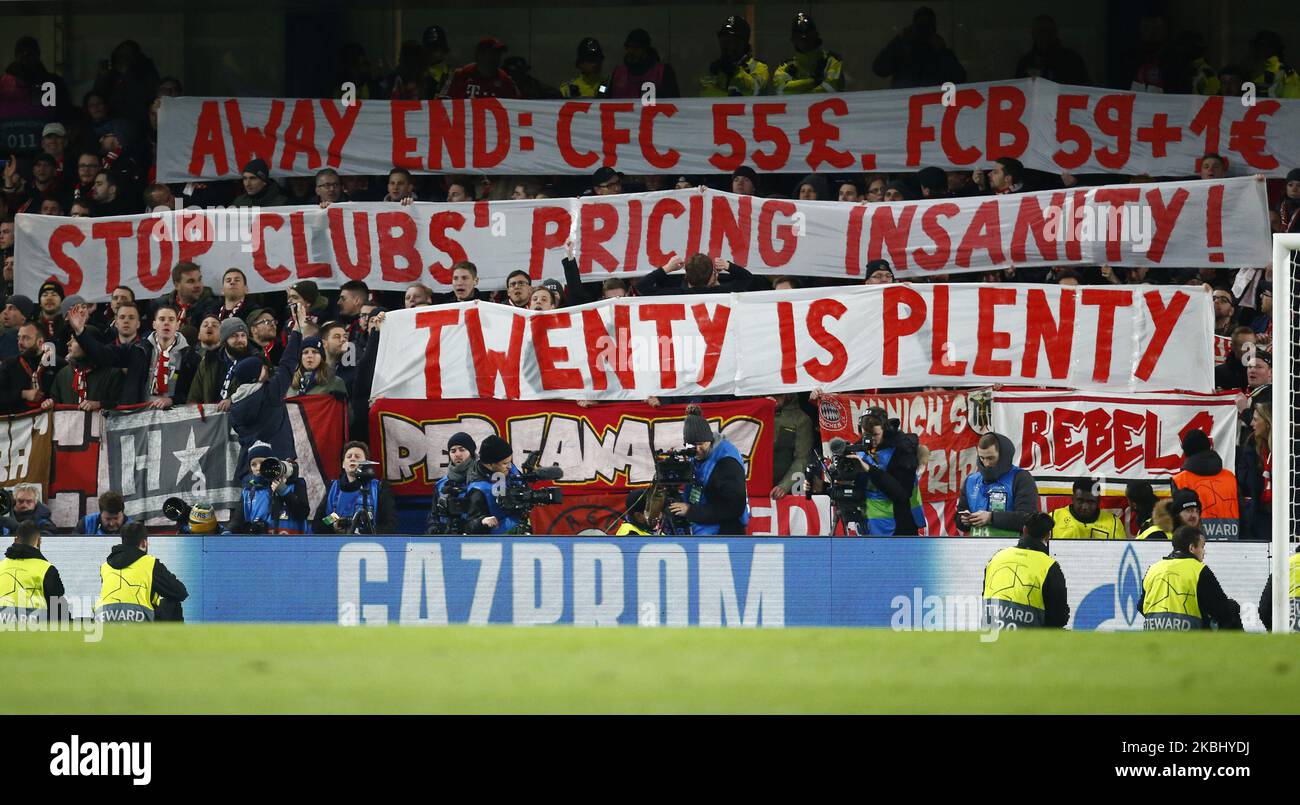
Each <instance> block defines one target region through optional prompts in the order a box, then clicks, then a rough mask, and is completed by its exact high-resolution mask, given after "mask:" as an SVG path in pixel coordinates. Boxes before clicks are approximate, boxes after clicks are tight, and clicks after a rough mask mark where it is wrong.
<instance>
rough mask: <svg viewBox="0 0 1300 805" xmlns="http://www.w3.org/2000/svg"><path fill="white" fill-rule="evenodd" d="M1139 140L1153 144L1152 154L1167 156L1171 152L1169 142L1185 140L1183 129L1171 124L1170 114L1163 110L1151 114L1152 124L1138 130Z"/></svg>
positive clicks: (1154, 155)
mask: <svg viewBox="0 0 1300 805" xmlns="http://www.w3.org/2000/svg"><path fill="white" fill-rule="evenodd" d="M1137 141H1138V142H1140V143H1149V144H1150V145H1151V156H1153V157H1165V156H1167V155H1168V153H1169V149H1168V147H1167V146H1168V145H1169V143H1180V142H1182V141H1183V130H1182V129H1180V128H1178V127H1177V126H1170V125H1169V115H1168V114H1166V113H1164V112H1161V113H1159V114H1156V115H1152V116H1151V125H1150V126H1141V127H1139V128H1138V130H1137Z"/></svg>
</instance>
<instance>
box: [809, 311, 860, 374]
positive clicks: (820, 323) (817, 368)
mask: <svg viewBox="0 0 1300 805" xmlns="http://www.w3.org/2000/svg"><path fill="white" fill-rule="evenodd" d="M847 312H848V308H847V307H845V305H844V303H843V302H841V301H839V300H838V299H815V300H813V303H812V304H811V305H809V306H808V315H807V317H806V318H805V320H804V321H805V323H806V325H807V327H808V334H809V335H810V336H812V339H813V340H814V341H816V342H817V344H818V346H820V347H821V348H822V349H824V350H826V351H827V352H829V353H830V355H831V358H830V360H829V361H826V362H825V363H822V362H821V361H815V360H812V359H809V360H806V361H804V363H803V369H804V371H805V372H807V373H808V376H809V377H811V378H812V379H813V380H816V381H818V382H820V383H830V382H832V381H834V380H838V379H839V378H840V376H841V375H843V374H844V370H845V368H847V367H848V365H849V352H848V350H847V349H845V348H844V344H843V342H841V341H840V340H839V339H838V338H836V337H835V336H834V335H832V334H831V333H830V332H828V331H827V330H826V326H825V323H824V322H825V319H827V318H832V319H836V320H839V318H840V317H841V316H843V315H844V314H845V313H847Z"/></svg>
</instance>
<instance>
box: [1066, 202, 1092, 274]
mask: <svg viewBox="0 0 1300 805" xmlns="http://www.w3.org/2000/svg"><path fill="white" fill-rule="evenodd" d="M1087 206H1088V191H1086V190H1076V191H1075V192H1074V200H1073V202H1072V203H1071V204H1070V213H1071V214H1070V220H1069V221H1068V222H1066V225H1067V226H1069V232H1070V236H1069V238H1068V239H1067V240H1066V241H1065V258H1066V259H1067V260H1071V261H1074V262H1078V261H1079V260H1082V259H1083V241H1082V239H1080V238H1079V237H1078V232H1079V218H1080V217H1082V216H1083V211H1084V210H1085V209H1087Z"/></svg>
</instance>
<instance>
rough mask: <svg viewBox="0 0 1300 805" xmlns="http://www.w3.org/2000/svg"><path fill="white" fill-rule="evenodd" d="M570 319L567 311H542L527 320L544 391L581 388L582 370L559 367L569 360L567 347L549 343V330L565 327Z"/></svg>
mask: <svg viewBox="0 0 1300 805" xmlns="http://www.w3.org/2000/svg"><path fill="white" fill-rule="evenodd" d="M572 321H573V320H572V317H571V316H570V315H569V314H568V313H542V314H538V315H534V316H533V317H532V318H530V319H529V320H528V322H529V325H530V326H531V328H532V336H533V354H534V355H535V356H536V357H537V371H538V373H539V374H540V375H541V377H542V389H543V390H545V391H559V390H563V389H580V388H582V372H580V371H578V370H577V369H561V368H560V367H559V364H561V363H565V362H567V361H568V360H569V349H568V347H557V346H553V345H552V344H551V330H563V329H567V328H568V327H569V326H571V324H572Z"/></svg>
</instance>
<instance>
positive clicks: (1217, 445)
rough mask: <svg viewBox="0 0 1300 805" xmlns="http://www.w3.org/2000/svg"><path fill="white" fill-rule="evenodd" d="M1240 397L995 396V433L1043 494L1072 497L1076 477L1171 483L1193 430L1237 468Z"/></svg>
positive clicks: (1005, 393)
mask: <svg viewBox="0 0 1300 805" xmlns="http://www.w3.org/2000/svg"><path fill="white" fill-rule="evenodd" d="M1187 348H1188V349H1191V347H1190V346H1188V347H1187ZM1235 396H1236V395H1235V394H1233V393H1227V394H1177V393H1163V394H1127V395H1125V396H1123V397H1115V396H1113V395H1107V396H1096V395H1089V394H1084V393H1078V392H1060V391H998V392H995V393H994V395H993V430H994V431H996V432H997V433H1001V434H1003V435H1005V436H1006V437H1007V438H1008V439H1010V440H1011V443H1012V444H1014V445H1015V446H1016V465H1017V466H1019V467H1023V468H1024V469H1026V470H1029V471H1031V472H1032V473H1033V474H1034V478H1035V479H1036V480H1037V481H1038V482H1039V486H1040V489H1041V488H1042V487H1043V486H1044V485H1047V486H1052V487H1060V488H1062V489H1066V490H1068V488H1069V486H1070V484H1071V483H1072V482H1073V481H1074V479H1076V478H1104V479H1106V480H1107V481H1112V482H1114V481H1120V482H1124V481H1133V480H1168V479H1169V478H1170V477H1172V476H1173V475H1175V474H1176V473H1178V472H1179V471H1180V470H1182V464H1183V450H1182V445H1181V442H1182V438H1183V436H1184V435H1186V433H1187V432H1188V431H1190V430H1192V429H1199V430H1202V431H1204V432H1205V434H1206V435H1207V436H1209V437H1210V441H1211V442H1212V443H1213V445H1214V450H1215V452H1217V453H1218V454H1219V457H1220V458H1221V459H1223V466H1224V467H1226V468H1227V469H1229V470H1233V469H1235V461H1236V455H1237V453H1236V450H1237V406H1236V405H1235V403H1234V402H1233V399H1234V397H1235ZM1066 494H1068V492H1066Z"/></svg>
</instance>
